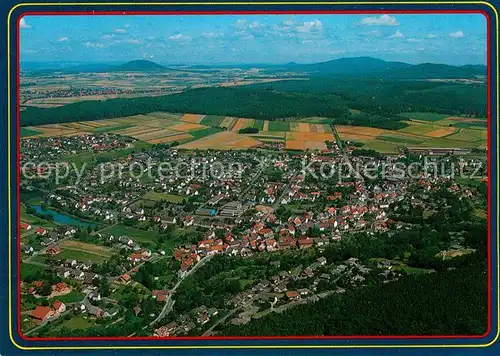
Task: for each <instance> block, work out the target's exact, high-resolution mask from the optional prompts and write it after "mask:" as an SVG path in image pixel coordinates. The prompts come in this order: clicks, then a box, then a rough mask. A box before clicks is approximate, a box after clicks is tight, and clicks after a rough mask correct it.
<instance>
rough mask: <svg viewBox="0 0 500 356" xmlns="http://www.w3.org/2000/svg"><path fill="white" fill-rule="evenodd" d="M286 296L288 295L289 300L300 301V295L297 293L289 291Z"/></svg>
mask: <svg viewBox="0 0 500 356" xmlns="http://www.w3.org/2000/svg"><path fill="white" fill-rule="evenodd" d="M285 294H286V297H287V298H288V299H289V300H297V299H299V293H298V292H297V291H294V290H289V291H287V292H286V293H285Z"/></svg>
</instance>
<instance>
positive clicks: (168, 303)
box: [149, 255, 215, 326]
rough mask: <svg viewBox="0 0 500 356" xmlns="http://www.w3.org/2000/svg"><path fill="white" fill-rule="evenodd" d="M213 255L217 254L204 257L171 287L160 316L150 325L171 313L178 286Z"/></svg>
mask: <svg viewBox="0 0 500 356" xmlns="http://www.w3.org/2000/svg"><path fill="white" fill-rule="evenodd" d="M213 256H215V255H210V256H205V257H203V258H202V259H201V260H200V261H199V262H198V263H197V264H196V265H195V266H194V267H193V268H192V269H191V270H190V271H189V272H188V273H187V274H186V275H185V276H184V277H183V278H181V279H180V280H179V282H177V284H176V285H175V286H174V287H173V288H172V289H170V290H169V291H168V296H167V299H166V300H165V306H164V307H163V309H162V310H161V312H160V314H158V317H157V318H156V319H155V320H153V321H152V322H151V323H149V326H153V325H154V324H156V323H157V322H159V321H160V320H162V319H163V318H164V317H165V316H166V315H167V314H168V313H170V311H171V310H172V307H173V306H174V303H175V301H174V300H173V299H172V298H173V296H174V293H175V291H176V290H177V288H178V287H179V286H180V284H181V283H182V281H183V280H184V279H185V278H186V277H188V276H190V275H191V274H192V273H194V272H195V271H197V270H198V269H199V268H200V267H202V266H203V265H204V264H205V263H207V262H208V261H210V260H211V259H212V257H213Z"/></svg>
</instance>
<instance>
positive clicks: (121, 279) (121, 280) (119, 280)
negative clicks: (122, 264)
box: [116, 273, 131, 284]
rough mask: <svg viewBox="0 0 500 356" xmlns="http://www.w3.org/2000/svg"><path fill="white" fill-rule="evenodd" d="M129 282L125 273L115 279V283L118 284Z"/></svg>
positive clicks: (128, 277)
mask: <svg viewBox="0 0 500 356" xmlns="http://www.w3.org/2000/svg"><path fill="white" fill-rule="evenodd" d="M130 281H131V278H130V276H129V275H128V274H127V273H124V274H122V275H121V276H118V277H117V278H116V282H117V283H120V284H129V283H130Z"/></svg>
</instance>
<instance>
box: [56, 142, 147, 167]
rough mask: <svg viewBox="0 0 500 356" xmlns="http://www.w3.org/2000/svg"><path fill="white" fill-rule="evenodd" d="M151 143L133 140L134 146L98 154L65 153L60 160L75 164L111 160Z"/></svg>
mask: <svg viewBox="0 0 500 356" xmlns="http://www.w3.org/2000/svg"><path fill="white" fill-rule="evenodd" d="M149 147H151V145H150V144H149V143H147V142H143V141H137V142H134V147H131V148H123V149H118V150H112V151H107V152H101V153H98V154H95V153H93V152H83V153H79V154H75V155H66V156H62V157H61V158H60V162H69V163H74V164H76V165H77V166H81V165H83V164H84V163H89V162H92V161H94V159H95V160H96V161H97V162H106V161H109V160H112V159H114V158H119V157H126V156H128V155H129V154H131V153H134V152H137V151H139V150H141V149H144V148H149Z"/></svg>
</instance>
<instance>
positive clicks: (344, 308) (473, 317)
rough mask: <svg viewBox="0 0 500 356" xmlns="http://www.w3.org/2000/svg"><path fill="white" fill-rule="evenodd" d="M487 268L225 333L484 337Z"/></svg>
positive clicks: (436, 276) (339, 297) (379, 287)
mask: <svg viewBox="0 0 500 356" xmlns="http://www.w3.org/2000/svg"><path fill="white" fill-rule="evenodd" d="M485 270H486V268H485V264H484V263H476V264H473V265H469V266H467V267H462V268H458V269H456V270H450V271H443V272H439V273H432V274H423V275H408V276H406V277H403V278H402V279H401V280H399V281H396V282H392V283H388V284H382V283H376V284H373V285H370V286H367V287H364V288H360V289H355V290H348V291H347V292H346V293H345V294H333V295H331V296H328V297H326V298H324V299H320V300H319V301H317V302H315V303H309V304H305V305H299V306H295V307H293V308H289V309H287V310H286V311H285V312H283V313H281V314H277V313H271V314H268V315H266V316H264V317H262V318H260V319H255V320H252V321H250V322H249V323H248V324H246V325H241V326H229V327H227V328H226V329H224V330H223V331H222V334H223V335H231V336H267V335H403V334H404V335H482V334H484V333H485V332H486V327H487V308H486V305H487V303H486V298H487V297H486V295H487V293H486V291H487V286H486V272H485ZM450 291H453V292H450Z"/></svg>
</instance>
